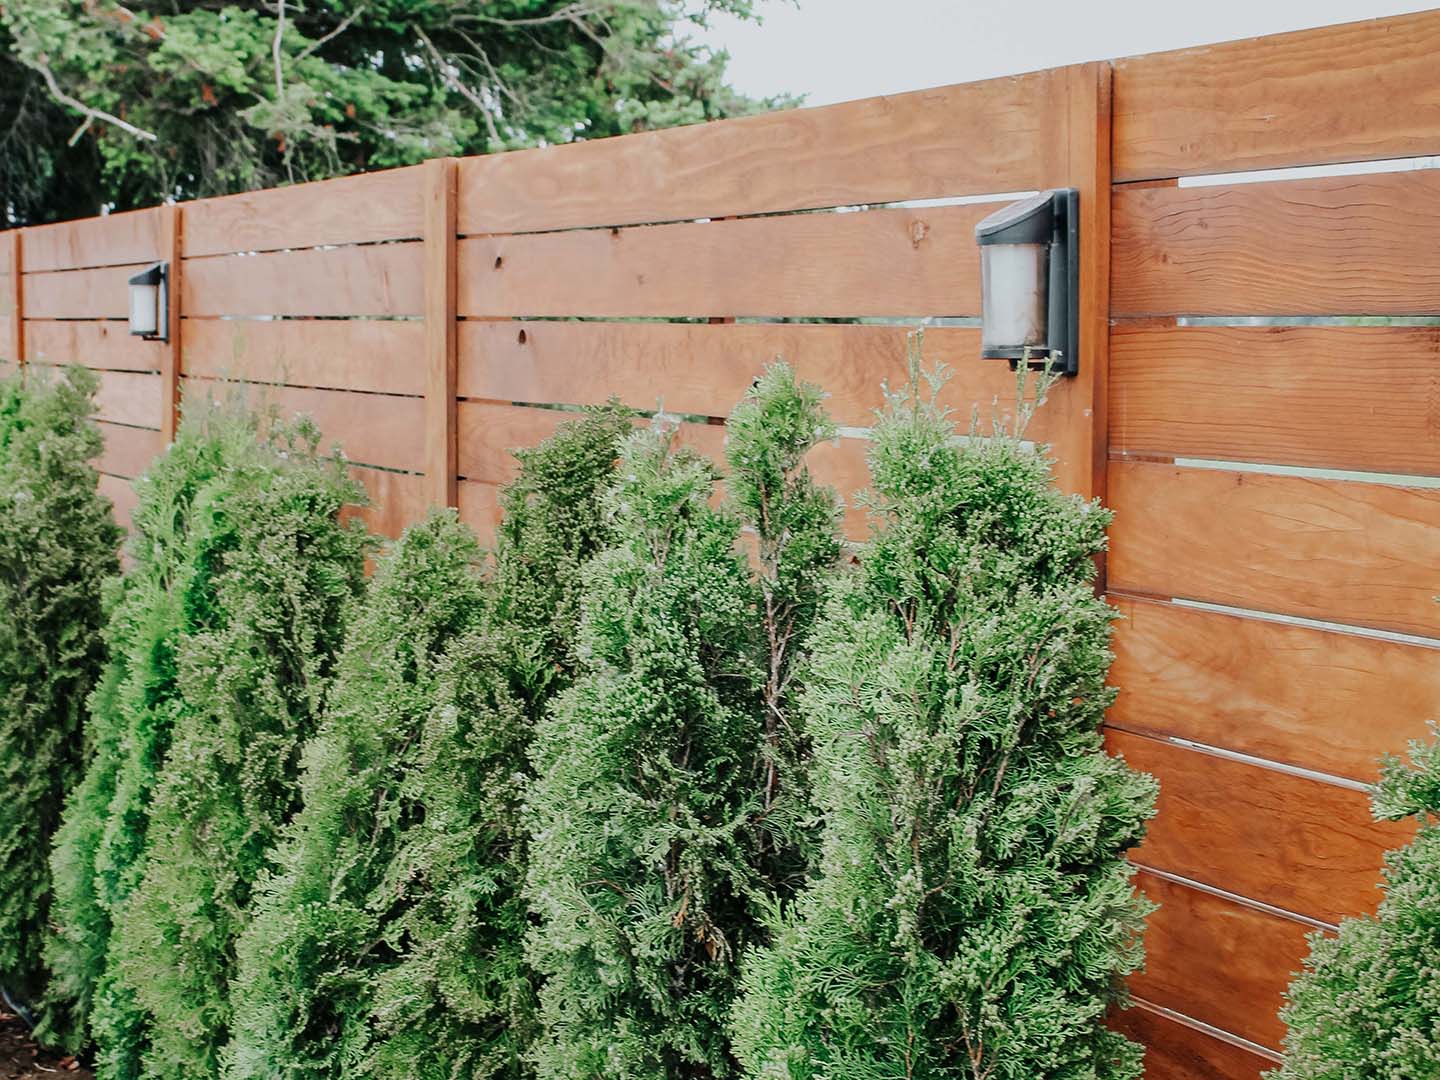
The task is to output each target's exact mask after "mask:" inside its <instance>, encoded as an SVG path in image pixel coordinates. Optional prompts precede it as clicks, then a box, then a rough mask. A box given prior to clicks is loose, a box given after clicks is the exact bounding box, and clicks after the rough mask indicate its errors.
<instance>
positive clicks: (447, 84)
mask: <svg viewBox="0 0 1440 1080" xmlns="http://www.w3.org/2000/svg"><path fill="white" fill-rule="evenodd" d="M713 12H723V13H726V14H730V15H737V16H740V17H742V18H751V17H753V0H597V2H594V3H583V4H577V3H572V2H570V0H472V2H470V3H462V4H458V5H457V4H437V3H434V2H432V0H363V2H361V0H322V2H319V3H301V2H296V0H289V2H288V3H287V2H286V0H280V2H279V3H278V4H277V3H270V2H264V0H233V2H230V3H215V4H191V3H187V4H180V5H175V4H172V3H164V2H161V0H136V2H133V3H130V4H128V5H125V6H121V5H120V4H117V3H113V2H108V0H107V2H102V3H94V2H92V0H11V2H9V3H7V4H5V5H4V6H3V7H0V31H3V33H0V47H5V48H6V51H7V53H8V55H7V57H6V58H5V65H4V67H0V72H3V71H5V70H7V69H8V70H9V71H11V72H13V74H14V79H13V80H12V82H11V83H10V84H8V85H7V86H6V89H5V90H3V91H0V115H4V112H5V111H13V112H14V113H15V115H16V117H17V120H21V121H24V123H25V129H26V132H27V134H29V135H30V137H31V140H32V141H31V142H30V143H28V144H27V145H26V146H25V148H24V152H25V154H26V155H27V157H29V158H31V159H33V160H34V163H35V165H36V166H37V167H38V172H21V171H18V170H17V171H16V172H15V173H14V174H13V175H11V176H8V177H7V176H6V172H5V171H4V170H0V178H6V179H7V180H8V183H7V186H6V187H4V188H0V207H6V208H8V209H9V211H10V213H11V214H12V215H13V216H14V217H15V218H16V219H18V220H19V221H21V222H25V221H43V220H51V219H53V218H55V217H57V216H58V217H68V216H79V215H84V214H94V213H98V212H99V209H100V205H101V204H103V203H113V204H115V205H116V206H117V207H118V208H120V209H126V208H129V207H133V206H140V205H151V204H154V203H157V202H160V201H163V200H164V199H165V198H167V197H171V196H176V197H191V196H201V195H214V194H223V193H226V192H231V191H237V190H247V189H252V188H258V187H270V186H274V185H275V184H278V183H284V182H293V181H300V180H314V179H322V178H324V177H327V176H335V175H343V174H348V173H352V172H357V171H360V170H364V169H378V168H384V167H389V166H395V165H407V164H412V163H414V162H417V161H421V160H424V159H426V158H430V157H436V156H440V155H444V154H475V153H483V152H490V151H496V150H504V149H511V148H515V147H520V146H533V145H539V144H548V143H563V142H568V141H571V140H573V139H577V138H595V137H598V136H602V135H611V134H617V133H622V132H626V131H632V130H640V129H644V128H655V127H665V126H670V125H674V124H686V123H695V122H698V121H701V120H708V119H714V118H717V117H722V116H733V115H739V114H743V113H746V112H749V111H753V110H754V109H755V108H757V107H759V106H760V105H761V104H769V103H757V102H752V101H748V100H746V99H744V98H742V97H741V96H740V95H738V94H736V93H735V92H734V91H732V90H730V89H729V88H728V87H727V86H726V85H725V83H724V66H725V59H726V58H725V56H724V54H723V53H717V52H715V51H713V50H711V49H710V48H708V47H706V46H704V45H701V44H699V43H697V42H696V41H695V40H694V39H693V38H692V37H691V36H690V32H691V31H693V30H694V29H696V28H698V27H699V26H702V25H703V24H704V23H705V21H706V19H707V18H708V16H709V15H710V14H711V13H713ZM52 80H53V87H52V86H51V81H52ZM11 86H13V87H14V89H13V90H11V89H10V87H11ZM7 98H13V99H14V103H13V104H9V105H8V109H7ZM82 124H83V125H85V126H84V130H83V131H82V132H80V133H79V136H78V147H77V148H68V147H67V146H66V145H65V144H66V143H67V142H68V141H69V140H70V139H71V136H72V135H74V134H76V129H77V128H80V127H81V125H82ZM146 135H151V136H155V138H154V139H153V140H151V139H147V138H146V137H145V136H146ZM3 156H4V155H0V157H3ZM62 162H63V163H65V164H66V165H68V166H69V167H70V169H71V171H73V172H74V173H76V174H78V175H77V176H74V177H66V176H64V175H62V174H61V171H60V169H59V168H58V166H59V165H60V164H61V163H62ZM81 200H89V201H88V202H85V201H81Z"/></svg>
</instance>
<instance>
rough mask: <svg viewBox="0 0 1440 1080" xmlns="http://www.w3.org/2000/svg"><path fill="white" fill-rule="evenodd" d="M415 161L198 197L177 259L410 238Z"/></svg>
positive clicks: (417, 215)
mask: <svg viewBox="0 0 1440 1080" xmlns="http://www.w3.org/2000/svg"><path fill="white" fill-rule="evenodd" d="M420 175H421V166H418V165H414V166H409V167H407V168H403V169H389V170H386V171H384V172H374V173H366V174H363V175H359V176H346V177H340V178H338V179H334V180H321V181H317V182H313V183H309V184H294V185H292V186H290V187H281V188H270V189H268V190H265V191H250V192H245V193H243V194H240V195H226V196H224V197H222V198H216V199H202V200H200V201H198V202H194V203H190V204H188V205H187V207H186V218H187V220H186V230H185V257H186V258H194V257H196V256H198V255H220V254H226V253H229V252H232V251H273V250H277V249H284V248H307V247H317V246H319V245H321V244H361V243H369V242H372V241H377V240H402V239H410V238H418V237H419V236H420V234H421V205H420Z"/></svg>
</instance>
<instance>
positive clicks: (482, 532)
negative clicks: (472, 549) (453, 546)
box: [456, 480, 501, 546]
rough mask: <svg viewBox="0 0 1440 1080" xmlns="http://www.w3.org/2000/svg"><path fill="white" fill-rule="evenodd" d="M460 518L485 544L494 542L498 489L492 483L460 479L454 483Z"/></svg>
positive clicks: (498, 503)
mask: <svg viewBox="0 0 1440 1080" xmlns="http://www.w3.org/2000/svg"><path fill="white" fill-rule="evenodd" d="M456 490H457V492H458V496H457V497H458V499H459V502H458V506H459V514H460V520H461V521H463V522H465V524H467V525H469V526H470V528H472V529H474V530H475V535H476V536H478V537H479V538H480V542H481V543H482V544H485V545H486V546H489V545H492V544H494V542H495V528H496V526H498V525H499V524H500V516H501V515H500V489H499V488H498V487H497V486H495V485H494V484H477V483H475V482H473V481H469V480H462V481H461V482H460V483H459V484H458V485H456Z"/></svg>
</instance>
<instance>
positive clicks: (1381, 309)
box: [1110, 135, 1440, 315]
mask: <svg viewBox="0 0 1440 1080" xmlns="http://www.w3.org/2000/svg"><path fill="white" fill-rule="evenodd" d="M1436 148H1437V149H1440V135H1437V146H1436ZM1113 209H1114V232H1113V235H1112V240H1111V244H1112V246H1111V266H1112V269H1113V275H1112V278H1111V281H1112V286H1111V298H1110V301H1111V303H1110V311H1111V314H1112V315H1425V314H1436V313H1440V171H1437V170H1430V169H1426V170H1418V171H1411V172H1395V173H1383V174H1378V175H1361V176H1328V177H1321V178H1319V179H1313V180H1294V181H1277V182H1272V183H1260V184H1236V185H1225V186H1217V187H1188V188H1181V187H1169V188H1166V187H1151V188H1138V189H1132V188H1123V187H1122V188H1117V189H1116V191H1115V199H1114V207H1113Z"/></svg>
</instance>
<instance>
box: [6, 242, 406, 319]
mask: <svg viewBox="0 0 1440 1080" xmlns="http://www.w3.org/2000/svg"><path fill="white" fill-rule="evenodd" d="M420 271H421V245H420V244H417V243H404V244H373V245H370V246H362V247H340V248H329V249H319V250H308V251H287V252H271V253H269V254H262V255H248V256H247V255H229V256H217V257H215V258H209V259H187V260H186V261H185V269H184V273H183V274H182V275H181V279H180V280H181V288H182V291H183V293H184V299H183V302H182V306H181V310H182V311H184V312H185V314H186V315H187V316H196V315H324V316H351V315H419V314H420V313H421V311H422V310H423V299H422V298H423V293H424V289H423V287H422V281H421V276H420ZM26 280H27V281H28V280H29V279H28V277H27V279H26ZM26 303H27V305H28V303H29V301H28V300H27V301H26ZM26 311H27V312H28V311H29V307H28V306H27V308H26Z"/></svg>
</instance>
